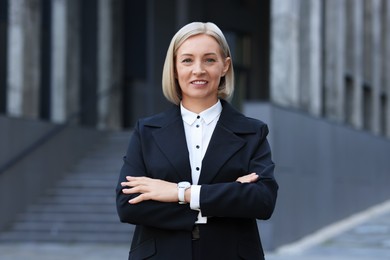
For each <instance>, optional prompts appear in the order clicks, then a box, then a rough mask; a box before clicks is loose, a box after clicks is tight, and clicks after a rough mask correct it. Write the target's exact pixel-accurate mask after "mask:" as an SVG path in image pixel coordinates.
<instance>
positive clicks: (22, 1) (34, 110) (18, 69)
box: [7, 0, 40, 117]
mask: <svg viewBox="0 0 390 260" xmlns="http://www.w3.org/2000/svg"><path fill="white" fill-rule="evenodd" d="M8 14H9V27H8V33H9V34H8V43H7V45H8V54H7V55H8V56H7V63H8V64H7V68H8V70H7V86H8V88H7V111H8V114H9V115H11V116H27V117H37V116H38V114H39V84H40V78H39V75H40V71H39V69H40V63H39V61H40V59H39V56H40V48H39V46H40V5H39V1H38V0H31V1H26V0H16V1H10V2H9V13H8Z"/></svg>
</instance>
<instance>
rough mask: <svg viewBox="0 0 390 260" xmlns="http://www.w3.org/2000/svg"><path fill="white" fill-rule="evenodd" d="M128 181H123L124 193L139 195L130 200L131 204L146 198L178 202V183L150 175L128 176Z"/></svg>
mask: <svg viewBox="0 0 390 260" xmlns="http://www.w3.org/2000/svg"><path fill="white" fill-rule="evenodd" d="M126 180H127V182H122V183H121V185H122V187H126V186H127V187H129V188H124V189H122V192H123V193H124V194H137V193H141V194H140V195H138V196H137V197H135V198H133V199H131V200H129V203H130V204H137V203H140V202H142V201H145V200H155V201H161V202H177V201H178V197H177V184H176V183H172V182H167V181H163V180H158V179H152V178H148V177H132V176H127V177H126Z"/></svg>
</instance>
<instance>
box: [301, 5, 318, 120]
mask: <svg viewBox="0 0 390 260" xmlns="http://www.w3.org/2000/svg"><path fill="white" fill-rule="evenodd" d="M300 13H301V15H300V44H299V47H300V53H299V74H300V75H299V93H300V94H299V98H300V107H301V108H303V109H305V110H306V111H308V112H309V113H311V114H312V115H316V116H320V115H321V109H322V81H321V74H322V72H321V68H322V64H321V53H322V50H321V29H322V27H321V18H322V14H321V1H320V0H301V8H300Z"/></svg>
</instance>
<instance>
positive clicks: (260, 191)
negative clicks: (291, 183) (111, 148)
mask: <svg viewBox="0 0 390 260" xmlns="http://www.w3.org/2000/svg"><path fill="white" fill-rule="evenodd" d="M221 102H222V106H223V109H222V113H221V116H220V118H219V121H218V123H217V125H216V127H215V130H214V133H213V135H212V137H211V140H210V144H209V146H208V149H207V152H206V154H205V156H204V158H203V161H202V171H201V174H200V178H199V184H200V185H202V188H201V193H200V206H201V210H202V215H203V216H207V217H209V218H208V222H207V224H205V225H200V237H201V238H200V240H199V243H200V245H201V251H202V254H204V255H203V256H202V259H205V260H207V259H210V260H211V259H212V260H216V259H224V260H228V259H256V260H257V259H264V256H263V249H262V245H261V241H260V237H259V234H258V229H257V224H256V219H268V218H270V217H271V214H272V212H273V210H274V206H275V202H276V196H277V190H278V185H277V183H276V181H275V179H274V175H273V170H274V163H273V162H272V160H271V151H270V147H269V145H268V142H267V140H266V136H267V134H268V128H267V126H266V125H265V124H264V123H262V122H261V121H259V120H255V119H251V118H247V117H245V116H244V115H242V114H241V113H239V112H238V111H236V110H235V109H234V108H233V107H232V106H231V105H230V104H229V103H227V102H226V101H223V100H221ZM252 172H256V173H257V174H259V176H260V178H259V180H258V181H257V182H256V183H246V184H242V183H238V182H236V179H237V178H238V177H240V176H243V175H246V174H248V173H252ZM128 175H130V176H148V177H151V178H157V179H163V180H166V181H170V182H175V183H178V182H180V181H188V182H191V169H190V162H189V153H188V149H187V144H186V138H185V133H184V126H183V120H182V118H181V114H180V107H179V106H173V107H172V108H171V109H169V110H168V111H166V112H164V113H161V114H158V115H155V116H152V117H149V118H145V119H141V120H139V121H138V123H137V125H136V127H135V129H134V132H133V134H132V137H131V139H130V143H129V147H128V150H127V153H126V156H125V157H124V164H123V166H122V169H121V172H120V177H119V182H118V186H117V189H116V194H117V210H118V214H119V217H120V220H121V221H122V222H126V223H131V224H135V225H136V229H135V233H134V237H133V241H132V245H131V251H130V254H129V259H136V260H138V259H161V260H167V259H169V260H173V259H178V260H179V259H180V260H187V259H188V260H189V259H191V257H192V256H191V255H192V251H191V250H192V249H191V247H192V240H191V230H192V228H193V226H194V222H195V221H196V219H197V215H198V212H197V211H194V210H191V209H190V207H189V205H188V204H184V205H182V204H178V203H162V202H156V201H144V202H141V203H139V204H136V205H130V204H129V203H128V200H129V199H130V198H131V197H134V196H136V195H125V194H123V193H122V192H121V189H122V187H121V185H120V183H121V182H122V181H125V177H126V176H128Z"/></svg>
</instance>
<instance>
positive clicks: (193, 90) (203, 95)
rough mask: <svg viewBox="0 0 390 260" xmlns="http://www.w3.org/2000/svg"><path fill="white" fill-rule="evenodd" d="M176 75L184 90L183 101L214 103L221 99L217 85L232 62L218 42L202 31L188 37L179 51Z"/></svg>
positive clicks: (186, 102) (189, 102)
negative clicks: (223, 54) (222, 51)
mask: <svg viewBox="0 0 390 260" xmlns="http://www.w3.org/2000/svg"><path fill="white" fill-rule="evenodd" d="M175 65H176V71H175V76H176V79H177V80H178V82H179V85H180V89H181V91H182V102H183V104H187V105H190V104H191V103H193V102H202V103H203V104H206V105H209V106H212V105H213V104H215V103H216V102H217V99H218V86H219V83H220V80H221V77H223V76H225V74H226V72H227V71H228V69H229V66H230V58H224V57H223V56H222V53H221V49H220V46H219V44H218V42H217V41H216V40H215V39H214V38H213V37H211V36H209V35H205V34H199V35H195V36H192V37H190V38H188V39H187V40H185V41H184V42H183V43H182V45H181V46H180V47H179V48H178V50H177V54H176V61H175Z"/></svg>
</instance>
